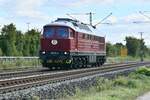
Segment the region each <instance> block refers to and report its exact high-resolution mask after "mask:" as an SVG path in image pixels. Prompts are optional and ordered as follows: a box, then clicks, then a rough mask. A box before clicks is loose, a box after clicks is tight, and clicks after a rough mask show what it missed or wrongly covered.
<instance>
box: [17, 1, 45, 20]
mask: <svg viewBox="0 0 150 100" xmlns="http://www.w3.org/2000/svg"><path fill="white" fill-rule="evenodd" d="M46 2H47V0H25V1H21V0H16V7H15V13H16V14H17V15H19V16H24V17H29V18H36V19H42V20H47V19H48V16H47V15H45V14H44V13H42V11H40V7H42V6H43V5H44V4H45V3H46Z"/></svg>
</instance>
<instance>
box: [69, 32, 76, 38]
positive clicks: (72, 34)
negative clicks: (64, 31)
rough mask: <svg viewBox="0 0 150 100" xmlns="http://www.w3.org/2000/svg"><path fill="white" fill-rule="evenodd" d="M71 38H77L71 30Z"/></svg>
mask: <svg viewBox="0 0 150 100" xmlns="http://www.w3.org/2000/svg"><path fill="white" fill-rule="evenodd" d="M70 37H71V38H74V37H75V34H74V32H73V31H72V30H70Z"/></svg>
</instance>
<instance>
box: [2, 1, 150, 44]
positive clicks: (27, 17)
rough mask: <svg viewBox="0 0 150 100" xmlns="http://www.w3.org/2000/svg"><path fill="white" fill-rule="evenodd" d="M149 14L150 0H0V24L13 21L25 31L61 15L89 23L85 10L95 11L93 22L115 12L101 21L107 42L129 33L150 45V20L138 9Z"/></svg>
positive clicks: (113, 41)
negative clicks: (141, 37)
mask: <svg viewBox="0 0 150 100" xmlns="http://www.w3.org/2000/svg"><path fill="white" fill-rule="evenodd" d="M139 11H141V12H143V13H144V14H145V15H146V16H150V0H0V28H2V26H3V25H7V24H10V23H14V24H15V25H16V27H17V29H18V30H21V31H23V32H25V31H27V30H28V25H27V23H30V24H29V26H30V29H31V28H36V29H42V26H43V25H45V24H48V23H50V22H51V21H53V20H55V19H57V18H58V17H69V16H67V15H66V14H71V13H82V14H83V15H72V16H73V17H75V18H76V19H78V20H80V21H82V22H85V23H89V16H87V15H84V13H88V12H93V13H94V15H93V25H94V24H96V23H98V22H99V21H101V20H102V19H103V18H104V17H106V16H107V15H108V14H110V13H111V12H112V16H110V17H109V18H108V19H106V20H105V21H103V23H111V24H99V25H98V26H97V29H98V30H99V34H102V36H105V37H106V41H107V42H111V43H116V42H122V43H125V37H126V36H134V37H137V38H140V33H139V32H143V38H144V39H145V43H146V45H150V30H149V29H150V23H139V24H136V23H133V22H149V21H150V18H147V17H145V16H143V15H141V14H140V13H139Z"/></svg>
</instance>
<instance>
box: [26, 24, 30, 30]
mask: <svg viewBox="0 0 150 100" xmlns="http://www.w3.org/2000/svg"><path fill="white" fill-rule="evenodd" d="M27 27H28V31H29V29H30V23H29V22H28V23H27Z"/></svg>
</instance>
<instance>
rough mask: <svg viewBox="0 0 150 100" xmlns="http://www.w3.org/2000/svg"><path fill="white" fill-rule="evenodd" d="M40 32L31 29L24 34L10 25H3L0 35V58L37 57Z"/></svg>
mask: <svg viewBox="0 0 150 100" xmlns="http://www.w3.org/2000/svg"><path fill="white" fill-rule="evenodd" d="M39 39H40V32H39V31H37V30H35V29H31V30H29V31H27V32H25V33H23V32H21V31H19V30H17V29H16V26H15V25H14V24H13V23H11V24H9V25H4V26H3V27H2V29H1V34H0V56H37V55H38V51H39Z"/></svg>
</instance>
